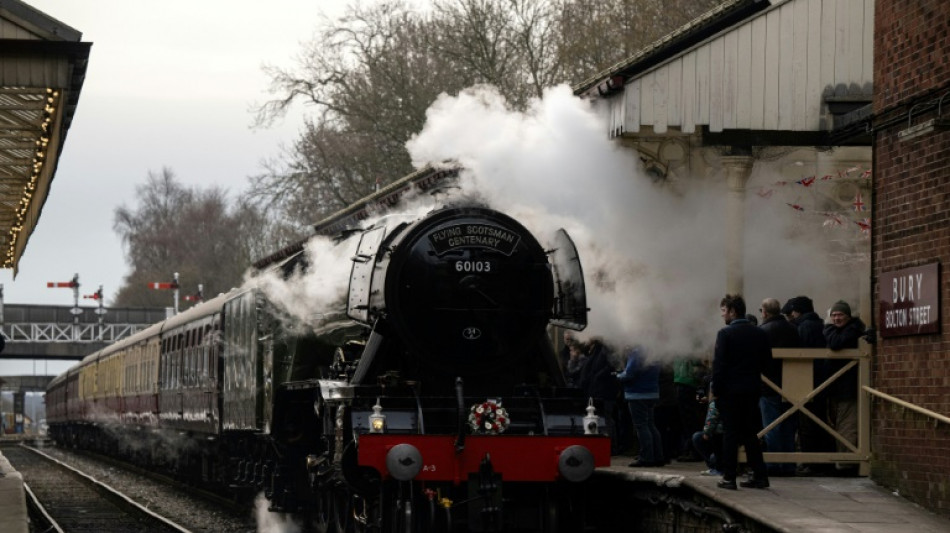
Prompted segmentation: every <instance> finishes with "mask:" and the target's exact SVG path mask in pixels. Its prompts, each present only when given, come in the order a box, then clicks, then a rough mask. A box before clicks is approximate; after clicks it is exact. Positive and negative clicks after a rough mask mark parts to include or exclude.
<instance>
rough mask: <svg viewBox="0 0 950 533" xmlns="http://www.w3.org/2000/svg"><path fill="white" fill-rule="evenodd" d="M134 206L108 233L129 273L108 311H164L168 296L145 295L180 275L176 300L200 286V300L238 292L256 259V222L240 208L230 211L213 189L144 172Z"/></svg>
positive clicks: (165, 172) (167, 173) (120, 213)
mask: <svg viewBox="0 0 950 533" xmlns="http://www.w3.org/2000/svg"><path fill="white" fill-rule="evenodd" d="M136 196H137V201H138V205H137V206H135V207H134V208H128V207H125V206H121V207H119V208H117V209H116V211H115V220H114V229H115V231H116V233H118V234H119V236H120V237H121V239H122V243H123V245H124V247H125V249H126V259H127V261H128V263H129V266H130V268H131V271H130V273H129V274H128V275H127V276H126V278H125V282H124V284H123V286H122V287H121V288H120V289H119V291H118V293H117V295H116V297H115V302H114V303H113V305H117V306H168V305H170V303H171V297H170V295H169V294H168V293H167V292H163V291H156V290H153V289H150V288H148V286H147V284H148V283H152V282H168V281H171V280H172V276H173V273H174V272H178V273H179V277H180V281H181V285H182V287H181V291H182V294H188V293H193V292H196V291H197V285H198V284H199V283H201V284H203V285H204V293H205V295H206V296H213V295H215V294H217V293H218V292H223V291H226V290H228V289H230V288H231V287H236V286H239V285H240V284H241V282H242V279H243V273H244V271H245V269H247V267H248V266H250V263H251V261H252V254H253V253H258V252H260V251H261V250H260V249H261V248H263V247H262V246H261V245H260V244H261V242H262V240H263V237H262V236H261V234H260V233H259V231H260V228H261V224H260V222H261V220H260V218H261V217H260V215H259V214H258V213H257V212H256V211H255V210H254V209H252V208H249V207H248V206H246V205H244V204H238V206H237V207H234V208H232V207H229V200H228V198H227V195H226V194H225V192H224V191H223V190H221V189H219V188H217V187H211V188H209V189H205V190H197V189H191V188H187V187H184V186H183V185H182V184H181V183H180V182H179V181H177V180H176V179H175V176H174V174H173V173H172V171H171V170H170V169H168V168H164V169H162V172H161V173H159V174H155V173H151V172H150V173H149V175H148V179H147V181H146V183H145V184H144V185H141V186H139V187H138V188H137V190H136Z"/></svg>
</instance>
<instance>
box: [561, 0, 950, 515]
mask: <svg viewBox="0 0 950 533" xmlns="http://www.w3.org/2000/svg"><path fill="white" fill-rule="evenodd" d="M948 21H950V3H947V2H943V1H941V0H918V1H904V0H772V1H763V0H733V1H727V2H724V3H723V4H721V5H720V6H719V7H717V8H716V9H714V10H712V11H710V12H708V13H707V14H705V15H703V16H702V17H699V18H697V19H696V20H694V21H692V22H691V23H689V24H687V25H685V26H683V27H681V28H680V29H678V30H677V31H675V32H673V33H672V34H670V35H668V36H666V37H664V38H663V39H660V40H658V41H657V42H655V43H654V44H653V45H651V46H649V47H647V48H645V49H643V50H641V51H640V52H638V53H637V54H635V55H634V56H633V57H630V58H628V59H627V60H625V61H623V62H621V63H619V64H617V65H614V66H612V67H610V68H609V69H607V70H605V71H603V72H600V73H598V74H597V75H595V76H593V77H591V78H590V79H588V80H586V81H584V82H582V83H580V84H578V85H576V86H575V88H574V89H575V94H576V95H577V96H579V97H581V98H585V99H588V100H589V101H590V102H591V103H592V105H593V106H594V108H595V109H597V110H598V112H599V113H601V114H602V116H603V117H604V119H605V120H606V123H607V124H608V129H607V131H605V132H604V134H605V135H607V136H609V137H611V138H612V139H615V140H616V142H617V143H618V144H620V145H622V146H623V147H625V148H628V149H629V150H633V151H635V153H636V155H637V156H638V158H639V159H640V161H641V162H642V163H643V165H642V167H641V168H640V169H638V171H637V172H636V174H637V176H636V177H635V179H652V180H653V182H654V183H655V184H656V186H658V187H666V188H668V189H669V190H670V193H671V194H681V193H682V191H684V190H688V189H690V188H695V187H700V186H702V185H703V184H704V183H708V182H712V183H718V184H719V185H720V186H721V189H720V190H721V194H722V196H723V197H724V198H723V202H724V203H723V205H724V206H725V210H724V212H723V225H724V227H723V229H724V232H725V234H726V235H727V238H726V242H725V246H724V249H723V254H724V255H725V256H726V265H727V268H726V274H725V279H724V280H723V286H722V292H723V293H726V292H739V293H742V294H744V295H745V296H746V300H747V302H756V301H759V300H761V299H762V298H765V297H775V298H778V299H780V300H782V301H784V300H786V299H788V298H791V297H793V296H797V295H799V294H805V295H808V296H810V297H811V298H812V299H813V300H814V302H815V309H816V311H817V312H818V313H819V314H823V313H824V312H825V311H826V310H827V309H828V308H829V307H830V306H831V305H832V304H833V303H834V302H835V301H837V300H839V299H843V300H845V301H848V302H850V304H851V307H852V309H853V310H854V314H855V315H858V316H860V317H861V318H862V320H863V321H864V322H865V323H866V324H867V325H868V326H871V327H873V328H875V329H876V330H877V341H878V342H877V343H876V344H875V345H873V346H871V345H867V346H865V347H864V348H863V351H862V352H861V353H860V354H858V355H857V356H856V358H855V360H856V362H857V364H858V365H859V367H860V368H861V373H860V375H861V384H860V390H859V391H857V394H858V395H859V398H858V402H859V411H860V418H861V420H862V421H861V422H860V423H861V425H862V427H861V428H860V430H859V437H858V440H859V442H858V443H856V446H852V450H851V451H853V452H854V453H853V454H851V455H849V457H851V458H856V459H858V460H859V461H860V462H861V465H862V466H861V474H863V475H870V476H871V477H872V479H874V480H875V481H876V482H878V483H879V484H881V485H883V486H885V487H888V488H892V489H894V490H895V491H897V492H898V493H899V494H901V495H902V496H905V497H907V498H908V499H910V500H911V501H914V502H916V503H919V504H921V505H923V506H924V507H926V508H928V509H931V510H933V511H935V512H937V513H940V514H942V515H944V516H950V486H948V484H950V453H948V452H950V418H948V416H947V415H948V414H950V353H948V346H950V342H948V341H950V331H948V328H947V326H946V325H945V324H946V322H947V319H946V315H947V314H948V313H950V305H948V304H947V298H948V296H950V295H948V292H950V282H948V281H946V279H947V275H948V273H947V263H948V261H950V209H948V207H947V206H948V205H950V204H948V198H950V131H948V130H950V67H948V60H950V58H948V51H950V29H948V28H950V24H948ZM789 215H791V216H789ZM773 219H780V220H781V221H782V224H779V225H773V226H771V227H770V231H773V232H774V239H773V240H771V241H770V240H768V239H762V238H757V237H754V235H755V234H756V232H759V231H761V226H763V224H762V223H761V221H762V220H773ZM776 228H778V229H777V230H776ZM802 243H807V245H808V246H810V248H800V249H803V250H811V252H812V253H809V254H808V255H804V256H800V257H798V258H797V259H796V260H794V261H792V263H791V264H785V263H786V261H784V260H783V261H779V264H778V265H775V264H773V265H772V266H773V267H774V268H763V263H761V262H758V258H761V257H766V258H770V259H775V258H784V256H783V255H782V251H783V250H782V248H783V247H787V246H800V245H802ZM764 264H765V265H768V263H764ZM815 274H818V275H815ZM717 303H718V302H716V303H715V304H717ZM715 304H712V305H715ZM750 305H753V304H751V303H750ZM816 357H818V356H816ZM786 368H788V367H786ZM786 398H787V399H789V401H791V402H793V403H794V402H795V401H800V400H802V399H803V398H804V396H802V395H799V396H797V397H795V396H794V395H792V397H786Z"/></svg>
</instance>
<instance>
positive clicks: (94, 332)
mask: <svg viewBox="0 0 950 533" xmlns="http://www.w3.org/2000/svg"><path fill="white" fill-rule="evenodd" d="M149 326H151V324H101V325H100V324H61V323H60V324H56V323H13V324H11V323H7V324H4V325H3V326H2V327H0V334H2V335H3V337H4V338H5V339H6V341H7V342H36V343H56V342H77V343H92V342H106V343H111V342H115V341H117V340H119V339H123V338H125V337H128V336H129V335H132V334H134V333H138V332H139V331H142V330H144V329H145V328H148V327H149Z"/></svg>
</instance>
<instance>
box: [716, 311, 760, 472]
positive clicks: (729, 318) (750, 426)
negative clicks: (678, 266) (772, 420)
mask: <svg viewBox="0 0 950 533" xmlns="http://www.w3.org/2000/svg"><path fill="white" fill-rule="evenodd" d="M719 308H720V311H721V312H722V319H723V321H724V322H725V323H726V327H724V328H722V329H721V330H719V333H718V334H717V335H716V348H715V350H714V355H713V372H712V392H713V396H714V397H715V399H716V405H717V406H718V407H719V413H720V416H721V417H722V425H723V430H724V433H723V436H722V460H721V461H720V463H719V465H720V470H721V471H722V479H721V480H720V481H719V483H718V486H719V487H720V488H724V489H730V490H736V474H737V469H738V461H739V446H740V445H743V446H745V451H746V459H747V461H748V463H749V467H750V468H752V477H751V478H750V479H749V480H747V481H743V482H742V483H740V485H741V486H743V487H751V488H757V489H764V488H766V487H768V486H769V477H768V472H767V470H766V466H765V461H764V460H763V458H762V447H761V445H760V444H759V437H758V435H757V433H758V432H759V430H761V429H762V425H761V421H762V419H761V415H760V414H759V396H760V393H761V386H762V378H761V375H762V372H763V371H764V370H765V368H766V366H768V364H769V361H770V360H771V359H772V348H771V347H770V346H769V337H768V335H767V334H766V333H765V332H764V331H762V330H761V329H759V328H758V327H756V326H753V325H752V324H751V323H750V322H749V321H748V320H746V318H745V300H743V299H742V296H739V295H731V294H727V295H726V297H725V298H723V299H722V302H720V304H719ZM740 317H741V318H740Z"/></svg>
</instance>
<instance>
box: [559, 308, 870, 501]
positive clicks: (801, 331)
mask: <svg viewBox="0 0 950 533" xmlns="http://www.w3.org/2000/svg"><path fill="white" fill-rule="evenodd" d="M720 312H721V316H722V319H723V322H724V327H723V328H722V329H720V330H719V332H718V333H717V335H716V341H715V347H714V349H713V353H712V357H711V358H710V357H709V356H708V355H704V354H695V355H689V356H683V357H678V358H676V359H674V360H672V361H661V360H659V359H658V358H655V357H650V354H649V353H646V351H645V350H644V348H643V347H641V346H627V347H623V348H621V349H619V350H618V349H613V348H612V347H610V346H608V345H606V344H605V343H604V342H603V341H601V340H600V339H596V338H593V339H589V340H587V341H586V342H582V341H581V340H579V339H577V338H576V337H575V336H574V334H573V333H572V332H566V333H565V334H564V345H563V351H562V365H563V368H564V372H565V376H566V378H567V381H568V385H570V386H573V387H577V388H580V389H582V390H583V391H584V392H585V394H586V395H588V396H590V397H592V398H596V399H599V400H601V401H602V402H603V408H604V410H605V411H606V416H607V417H609V418H611V419H612V420H613V422H614V423H613V424H612V427H613V428H614V434H613V435H612V437H613V441H612V442H613V453H614V454H615V455H633V456H634V460H633V462H631V463H630V464H629V466H631V467H655V466H663V465H665V464H668V463H669V462H670V461H672V460H676V461H679V462H700V461H703V462H705V466H706V468H705V470H703V471H702V473H703V474H704V475H713V476H721V478H722V479H721V480H720V481H719V482H718V486H719V487H721V488H723V489H729V490H735V489H737V488H738V487H740V486H741V487H746V488H766V487H768V486H769V477H770V476H792V475H803V476H807V475H855V474H857V466H856V465H855V464H848V463H818V464H798V465H796V464H794V463H774V464H771V463H770V464H767V463H765V461H764V457H763V452H765V451H768V452H783V453H791V452H796V451H801V452H834V451H839V452H840V451H847V447H846V446H845V445H844V444H843V443H841V442H839V441H837V440H836V439H833V438H832V437H831V435H829V434H828V432H827V431H825V430H824V429H822V428H821V426H820V425H819V424H818V423H816V422H815V419H818V420H820V421H821V423H823V424H826V425H827V426H829V427H831V428H832V429H834V430H835V431H836V432H837V433H839V434H840V435H841V436H842V437H843V438H844V439H846V440H847V441H848V442H850V443H852V444H856V442H857V380H858V375H857V367H856V366H852V367H851V368H848V369H847V370H844V369H845V367H846V365H848V363H849V361H848V360H847V359H815V360H814V367H813V380H814V381H813V388H815V389H817V388H819V387H820V386H821V385H822V384H823V383H825V382H826V381H827V380H829V379H830V378H834V379H833V380H831V381H830V383H829V384H827V385H826V386H825V387H824V388H822V389H821V391H820V392H819V393H818V394H816V395H814V396H813V397H812V398H811V400H810V401H809V402H807V403H806V404H805V409H807V411H808V412H809V413H811V414H812V415H813V417H814V418H813V417H812V416H808V414H807V413H804V412H801V411H799V412H792V413H790V414H785V413H786V412H787V411H789V409H790V408H791V404H790V403H789V402H788V401H787V400H786V399H785V398H784V397H783V395H782V381H783V380H782V378H783V376H782V360H781V359H778V358H773V357H772V349H773V348H799V347H801V348H828V349H830V350H842V349H848V348H857V347H858V341H859V339H861V338H862V337H864V338H868V340H873V339H871V338H869V330H867V328H866V327H865V324H864V323H863V322H862V321H861V319H860V318H858V317H856V316H853V315H852V312H851V307H850V306H849V305H848V303H846V302H844V301H838V302H836V303H835V304H834V305H833V306H831V309H830V310H829V314H828V317H829V323H827V324H826V323H825V321H824V320H823V319H822V318H821V317H820V316H819V315H818V314H817V313H816V312H815V309H814V304H813V302H812V300H811V299H810V298H808V297H806V296H797V297H794V298H791V299H789V300H788V301H787V302H786V303H785V304H784V305H782V304H781V302H779V300H777V299H775V298H766V299H764V300H762V302H761V306H760V307H759V313H758V316H756V315H755V314H753V313H747V312H746V303H745V301H744V300H743V298H742V296H740V295H726V296H725V297H724V298H723V299H722V301H721V302H720ZM770 425H772V426H773V427H772V429H771V430H770V431H768V432H767V433H766V434H765V436H764V438H763V439H761V440H760V439H759V437H758V433H759V432H760V431H761V430H762V429H763V428H766V427H769V426H770ZM740 446H743V447H745V452H746V465H747V467H748V470H749V476H748V478H747V479H745V480H744V481H741V482H737V477H738V474H739V465H738V451H739V447H740Z"/></svg>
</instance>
